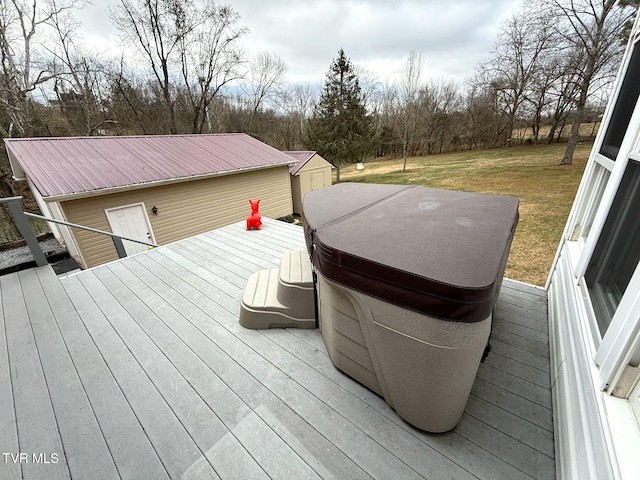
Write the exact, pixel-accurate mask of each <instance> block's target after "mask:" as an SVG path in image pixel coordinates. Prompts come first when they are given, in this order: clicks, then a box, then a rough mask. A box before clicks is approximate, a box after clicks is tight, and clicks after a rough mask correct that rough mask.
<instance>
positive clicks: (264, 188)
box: [60, 165, 293, 268]
mask: <svg viewBox="0 0 640 480" xmlns="http://www.w3.org/2000/svg"><path fill="white" fill-rule="evenodd" d="M250 198H251V199H258V198H259V199H261V202H260V214H261V215H263V216H265V217H269V218H278V217H282V216H285V215H289V214H291V213H292V211H293V206H292V200H291V185H290V181H289V169H288V167H287V166H286V165H285V166H281V167H274V168H269V169H263V170H256V171H252V172H245V173H238V174H233V175H226V176H221V177H215V178H209V179H204V180H193V181H188V182H180V183H172V184H168V185H160V186H155V187H149V188H143V189H132V190H129V191H126V192H118V193H113V194H108V195H100V196H93V197H86V198H80V199H75V200H68V201H64V202H61V203H60V206H61V208H62V210H63V212H64V214H65V217H66V219H67V220H68V221H70V222H72V223H77V224H79V225H84V226H87V227H91V228H96V229H99V230H105V231H109V232H110V231H111V227H110V226H109V222H108V220H107V216H106V214H105V209H108V208H116V207H121V206H125V205H131V204H135V203H140V202H143V203H144V206H145V208H146V210H147V215H148V217H149V220H150V222H151V228H152V229H153V233H154V236H155V240H156V243H158V245H164V244H167V243H171V242H175V241H177V240H181V239H183V238H186V237H189V236H193V235H197V234H200V233H203V232H206V231H209V230H213V229H215V228H219V227H222V226H225V225H229V224H231V223H234V222H237V221H239V220H242V219H244V218H246V217H247V216H248V215H249V214H250V213H251V209H250V206H249V202H248V200H249V199H250ZM154 205H155V206H156V207H157V208H158V215H153V214H152V212H151V209H152V208H153V206H154ZM73 234H74V237H75V239H76V243H77V244H78V247H79V249H80V252H81V255H82V259H83V260H84V264H85V266H86V267H87V268H90V267H93V266H96V265H100V264H103V263H106V262H110V261H113V260H116V259H117V258H118V257H117V254H116V252H115V248H114V246H113V241H112V240H111V239H110V238H109V237H107V236H104V235H98V234H95V233H91V232H87V231H84V230H78V229H75V231H74V232H73Z"/></svg>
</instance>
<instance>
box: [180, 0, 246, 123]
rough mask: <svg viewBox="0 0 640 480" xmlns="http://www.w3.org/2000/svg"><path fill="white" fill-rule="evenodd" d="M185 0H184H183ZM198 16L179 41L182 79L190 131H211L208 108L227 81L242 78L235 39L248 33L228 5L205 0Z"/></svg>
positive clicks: (242, 61) (241, 59) (242, 73)
mask: <svg viewBox="0 0 640 480" xmlns="http://www.w3.org/2000/svg"><path fill="white" fill-rule="evenodd" d="M185 1H186V0H185ZM195 16H196V17H197V18H198V19H199V21H198V22H196V23H195V24H194V26H193V30H192V31H191V32H190V34H189V35H187V36H185V37H184V38H183V39H181V41H180V62H181V72H182V80H183V82H184V85H185V87H186V91H187V95H188V98H189V102H190V105H191V109H192V122H191V123H192V133H202V132H203V129H204V126H205V124H206V125H207V126H208V127H209V130H211V125H210V119H209V107H210V105H211V102H212V101H213V100H214V99H215V98H216V96H217V95H218V94H219V93H220V91H221V90H222V89H223V88H224V87H225V86H226V85H227V84H229V83H230V82H232V81H234V80H238V79H240V78H243V76H244V71H243V70H242V69H241V67H242V65H243V64H244V60H243V52H242V51H241V50H240V49H239V46H238V40H239V39H240V38H241V37H243V36H244V35H245V34H246V33H247V31H248V30H247V29H246V28H245V27H242V26H240V25H239V20H240V16H239V15H238V13H237V12H235V11H234V10H233V9H232V8H231V7H230V6H217V5H215V3H213V1H211V0H205V1H204V4H203V7H202V9H201V10H199V11H197V13H196V14H195Z"/></svg>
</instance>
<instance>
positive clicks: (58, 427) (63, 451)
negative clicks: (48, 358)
mask: <svg viewBox="0 0 640 480" xmlns="http://www.w3.org/2000/svg"><path fill="white" fill-rule="evenodd" d="M18 281H19V282H20V285H21V287H20V289H21V291H22V292H24V290H23V289H22V278H21V276H20V273H18ZM38 282H40V279H38ZM22 300H23V302H24V307H25V312H26V314H27V319H28V323H29V331H30V333H31V338H32V339H33V345H34V347H35V351H36V354H37V356H38V365H39V366H40V371H41V372H42V380H43V381H44V386H45V388H46V390H47V397H48V399H49V404H48V406H49V407H50V408H51V412H52V414H53V419H54V421H55V424H56V434H57V437H58V440H59V441H60V444H61V446H62V453H63V455H64V458H65V459H66V458H67V451H66V447H65V442H64V440H63V439H62V435H61V434H60V423H59V420H58V414H57V412H56V409H55V408H54V406H53V400H52V399H51V390H50V388H49V382H48V380H47V375H46V374H45V369H44V365H43V364H42V357H41V355H40V349H39V348H38V340H37V339H36V335H35V332H34V331H33V323H32V319H31V314H30V313H29V308H28V305H27V299H26V298H25V297H24V294H23V297H22ZM47 307H48V308H49V304H48V303H47ZM56 328H57V324H56ZM21 451H22V450H21ZM65 465H66V471H67V473H68V474H69V478H72V477H71V469H70V466H69V462H65Z"/></svg>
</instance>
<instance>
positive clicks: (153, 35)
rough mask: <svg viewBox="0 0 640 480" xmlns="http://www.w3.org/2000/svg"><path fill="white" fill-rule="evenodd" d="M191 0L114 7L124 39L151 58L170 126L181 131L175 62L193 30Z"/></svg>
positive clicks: (123, 0) (130, 1) (141, 0)
mask: <svg viewBox="0 0 640 480" xmlns="http://www.w3.org/2000/svg"><path fill="white" fill-rule="evenodd" d="M192 7H193V2H192V1H191V0H176V1H171V0H137V1H135V0H120V3H119V4H118V5H117V6H116V7H115V8H113V9H111V11H110V16H111V20H112V21H113V23H114V25H115V26H116V27H117V28H118V30H119V31H120V34H121V36H122V38H123V40H124V41H125V42H126V43H127V44H129V45H131V44H132V45H136V46H137V47H138V48H139V50H140V52H141V53H142V55H143V56H144V57H145V59H146V60H147V62H148V64H149V67H150V68H151V72H152V75H153V77H154V78H155V80H156V81H157V83H158V86H159V87H160V90H161V91H162V98H163V100H164V103H165V108H166V111H167V114H168V115H169V130H170V132H171V133H177V125H176V117H175V92H174V90H175V89H174V79H173V77H172V73H171V68H172V65H171V64H172V62H174V61H179V59H177V58H176V59H175V60H174V57H175V56H178V55H179V45H180V43H181V42H183V41H184V39H185V37H186V36H187V35H188V34H189V33H190V32H191V31H192V30H193V28H194V24H195V22H196V18H195V16H194V15H193V8H192Z"/></svg>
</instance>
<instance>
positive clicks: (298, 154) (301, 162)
mask: <svg viewBox="0 0 640 480" xmlns="http://www.w3.org/2000/svg"><path fill="white" fill-rule="evenodd" d="M283 153H286V154H287V155H289V156H290V157H292V158H295V159H296V162H297V163H295V164H294V165H291V166H290V167H289V173H290V174H291V175H295V174H296V173H298V172H299V171H300V169H301V168H302V167H304V166H305V165H306V163H307V162H308V161H309V160H311V157H313V156H314V155H315V154H316V152H315V151H313V152H312V151H309V150H295V151H288V152H283Z"/></svg>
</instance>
